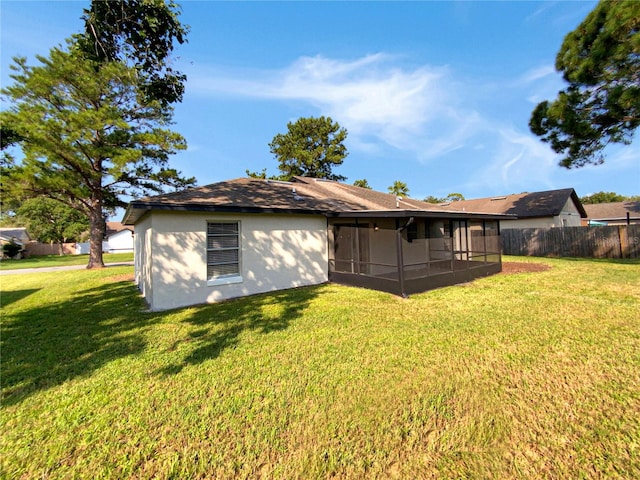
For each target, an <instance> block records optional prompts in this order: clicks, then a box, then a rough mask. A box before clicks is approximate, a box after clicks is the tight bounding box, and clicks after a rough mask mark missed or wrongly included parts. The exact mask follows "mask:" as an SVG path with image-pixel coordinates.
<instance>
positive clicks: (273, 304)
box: [159, 286, 321, 375]
mask: <svg viewBox="0 0 640 480" xmlns="http://www.w3.org/2000/svg"><path fill="white" fill-rule="evenodd" d="M320 288H321V287H320V286H315V287H303V288H294V289H289V290H282V291H279V292H274V293H267V294H261V295H255V296H251V297H246V298H242V299H237V300H229V301H226V302H222V303H218V304H215V305H208V306H204V307H199V308H198V309H197V310H196V311H195V313H194V314H193V315H192V316H191V317H190V318H189V319H187V320H184V322H185V323H187V324H189V325H190V326H191V327H192V330H191V331H190V332H189V334H188V336H186V337H185V338H183V339H181V340H178V341H176V342H175V343H174V344H173V345H172V346H171V347H170V349H169V350H175V349H176V348H178V346H179V344H180V343H182V342H188V343H191V344H194V349H193V351H191V353H189V354H188V355H187V356H186V357H185V358H184V359H183V360H182V361H181V362H180V363H179V364H174V365H169V366H167V367H165V368H163V369H161V370H160V371H159V373H160V374H163V375H171V374H176V373H179V372H180V371H181V370H182V369H183V368H184V367H186V366H188V365H196V364H199V363H202V362H204V361H207V360H211V359H214V358H217V357H218V356H220V354H221V353H222V352H223V351H224V350H225V349H228V348H235V347H236V346H237V345H238V344H239V343H240V338H239V337H240V335H241V334H242V333H243V332H245V331H253V332H258V333H261V334H269V333H272V332H277V331H281V330H285V329H286V328H288V327H289V326H290V325H291V323H292V322H293V321H294V320H296V319H297V318H299V317H301V316H302V314H303V312H304V310H305V309H306V308H307V306H308V305H309V303H310V302H311V300H312V299H313V298H315V297H316V296H317V295H318V293H319V290H320Z"/></svg>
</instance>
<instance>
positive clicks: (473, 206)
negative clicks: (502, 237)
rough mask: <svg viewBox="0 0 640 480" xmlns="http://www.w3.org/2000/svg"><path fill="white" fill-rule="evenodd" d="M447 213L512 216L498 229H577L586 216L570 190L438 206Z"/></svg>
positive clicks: (578, 200)
mask: <svg viewBox="0 0 640 480" xmlns="http://www.w3.org/2000/svg"><path fill="white" fill-rule="evenodd" d="M440 205H441V206H443V207H446V208H447V209H450V210H456V211H466V212H488V213H494V214H509V215H515V218H513V219H511V220H503V221H502V222H500V228H502V229H503V230H504V229H508V228H552V227H579V226H580V225H581V220H582V219H584V218H586V217H587V213H586V212H585V210H584V207H583V206H582V203H581V202H580V198H578V195H577V194H576V192H575V190H574V189H573V188H564V189H561V190H547V191H544V192H533V193H520V194H513V195H500V196H495V197H487V198H478V199H475V200H461V201H457V202H451V203H447V204H440Z"/></svg>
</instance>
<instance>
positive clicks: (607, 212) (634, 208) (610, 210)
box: [584, 202, 640, 220]
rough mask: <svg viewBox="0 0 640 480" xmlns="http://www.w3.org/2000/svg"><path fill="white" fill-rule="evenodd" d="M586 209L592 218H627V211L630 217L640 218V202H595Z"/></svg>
mask: <svg viewBox="0 0 640 480" xmlns="http://www.w3.org/2000/svg"><path fill="white" fill-rule="evenodd" d="M584 209H585V210H586V211H587V216H588V217H589V219H591V220H626V218H627V212H628V213H629V217H630V218H635V219H637V218H640V202H613V203H595V204H593V205H585V206H584Z"/></svg>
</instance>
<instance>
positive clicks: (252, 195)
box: [123, 177, 505, 310]
mask: <svg viewBox="0 0 640 480" xmlns="http://www.w3.org/2000/svg"><path fill="white" fill-rule="evenodd" d="M502 218H505V217H503V216H500V215H494V214H480V213H467V212H454V211H445V210H443V209H442V207H438V206H436V205H432V204H428V203H424V202H420V201H417V200H411V199H400V198H396V197H395V196H393V195H389V194H386V193H381V192H376V191H373V190H369V189H365V188H360V187H355V186H352V185H345V184H341V183H338V182H333V181H327V180H317V179H310V178H306V177H295V178H294V179H293V180H292V181H291V182H281V181H274V180H263V179H253V178H241V179H236V180H230V181H226V182H220V183H215V184H212V185H207V186H203V187H197V188H191V189H188V190H185V191H182V192H177V193H171V194H165V195H158V196H155V197H150V198H145V199H141V200H136V201H133V202H131V203H130V204H129V206H128V208H127V210H126V213H125V215H124V219H123V223H124V224H125V225H135V231H136V234H135V240H134V243H135V279H136V282H137V284H138V286H139V288H140V290H141V292H142V294H143V295H144V297H145V299H146V301H147V302H148V303H149V306H150V307H151V309H153V310H162V309H168V308H175V307H182V306H186V305H194V304H200V303H211V302H217V301H221V300H225V299H228V298H234V297H242V296H245V295H252V294H256V293H262V292H269V291H274V290H280V289H287V288H292V287H299V286H306V285H316V284H321V283H324V282H327V281H334V282H338V283H344V284H349V285H357V286H363V287H367V288H374V289H379V290H383V291H387V292H392V293H395V294H398V295H403V296H406V295H407V294H410V293H416V292H420V291H425V290H428V289H430V288H436V287H440V286H444V285H451V284H455V283H460V282H467V281H469V280H472V279H474V278H477V277H480V276H484V275H490V274H494V273H497V272H500V271H501V268H502V264H501V256H500V241H499V220H500V219H502Z"/></svg>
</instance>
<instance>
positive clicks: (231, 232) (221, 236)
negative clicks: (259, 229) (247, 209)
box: [207, 222, 240, 280]
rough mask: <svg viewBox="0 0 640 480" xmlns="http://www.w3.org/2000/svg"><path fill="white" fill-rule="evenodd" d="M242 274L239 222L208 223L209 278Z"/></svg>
mask: <svg viewBox="0 0 640 480" xmlns="http://www.w3.org/2000/svg"><path fill="white" fill-rule="evenodd" d="M236 275H240V228H239V224H238V222H224V223H222V222H220V223H213V222H209V223H207V279H208V280H216V279H219V278H225V277H232V276H236Z"/></svg>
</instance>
